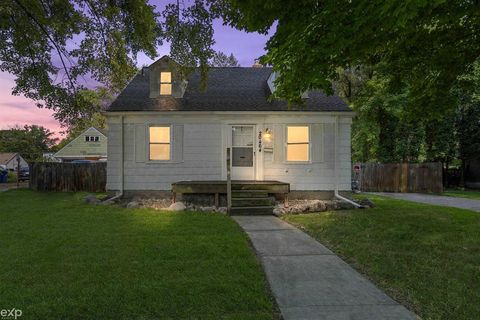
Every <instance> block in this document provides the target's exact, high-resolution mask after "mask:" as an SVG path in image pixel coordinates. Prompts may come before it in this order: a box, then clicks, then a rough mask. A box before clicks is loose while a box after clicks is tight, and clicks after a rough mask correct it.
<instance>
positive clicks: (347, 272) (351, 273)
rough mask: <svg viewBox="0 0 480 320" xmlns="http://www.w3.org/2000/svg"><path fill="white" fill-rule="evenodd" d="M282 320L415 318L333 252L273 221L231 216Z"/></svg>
mask: <svg viewBox="0 0 480 320" xmlns="http://www.w3.org/2000/svg"><path fill="white" fill-rule="evenodd" d="M233 219H235V221H237V223H238V224H239V225H240V226H241V227H242V228H243V229H244V230H245V231H246V232H247V234H248V236H249V237H250V239H251V240H252V243H253V246H254V248H255V251H256V253H257V255H258V256H259V257H260V259H261V261H262V265H263V267H264V269H265V273H266V275H267V280H268V282H269V284H270V287H271V289H272V292H273V295H274V296H275V299H276V301H277V304H278V306H279V308H280V311H281V313H282V316H283V318H284V319H285V320H297V319H302V320H313V319H329V320H330V319H331V320H336V319H339V320H340V319H342V320H343V319H345V320H346V319H355V320H380V319H390V320H400V319H417V317H416V316H415V315H414V314H413V313H411V312H410V311H408V310H407V309H406V308H405V307H403V306H401V305H399V304H398V303H397V302H395V301H394V300H392V299H391V298H390V297H388V296H387V295H386V294H385V293H384V292H383V291H381V290H380V289H378V288H377V287H376V286H375V285H374V284H373V283H371V282H370V281H369V280H367V279H366V278H365V277H363V276H362V275H361V274H359V273H358V272H357V271H355V270H354V269H353V268H351V267H350V266H349V265H348V264H347V263H345V262H344V261H343V260H342V259H340V258H339V257H338V256H336V255H335V254H334V253H333V252H332V251H330V250H329V249H327V248H326V247H325V246H323V245H322V244H320V243H319V242H317V241H316V240H315V239H313V238H312V237H310V236H308V235H307V234H305V233H304V232H302V231H300V230H299V229H297V228H295V227H293V226H292V225H290V224H288V223H286V222H284V221H282V220H280V219H278V218H276V217H273V216H236V217H233Z"/></svg>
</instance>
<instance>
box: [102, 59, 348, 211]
mask: <svg viewBox="0 0 480 320" xmlns="http://www.w3.org/2000/svg"><path fill="white" fill-rule="evenodd" d="M274 77H275V74H274V73H272V69H271V68H267V67H263V68H259V67H251V68H244V67H221V68H210V70H209V72H208V79H207V87H206V90H205V91H203V90H202V89H201V81H200V74H199V73H193V74H192V75H191V76H190V77H189V78H188V79H181V78H180V75H179V73H178V72H177V69H176V68H175V62H173V61H172V60H171V59H170V58H169V57H168V56H164V57H162V58H161V59H159V60H157V61H156V62H154V63H153V64H152V65H150V66H149V67H148V68H143V70H142V71H141V72H140V73H138V74H137V75H136V76H135V77H134V79H133V80H131V82H130V83H129V84H128V85H127V86H126V88H125V89H124V90H123V91H122V92H121V93H120V94H119V96H118V97H117V98H116V100H114V102H113V103H112V104H111V105H110V106H109V107H108V108H107V110H106V112H105V115H106V118H107V124H108V128H109V139H108V162H107V190H109V191H111V192H117V193H121V194H123V195H128V194H136V193H144V194H146V193H149V194H156V195H160V194H163V195H168V194H170V192H171V191H173V192H176V193H177V192H178V193H186V192H192V193H194V192H197V193H215V194H216V199H215V201H216V202H218V193H222V190H225V181H226V180H227V148H228V149H230V150H231V161H230V173H231V178H232V179H233V180H235V183H237V184H238V186H236V187H232V188H233V189H235V188H245V189H257V190H259V189H263V188H265V189H268V190H267V191H268V193H272V194H277V193H279V194H280V193H289V198H316V199H321V198H331V197H333V195H334V192H335V191H342V190H350V189H351V181H350V176H351V173H350V171H351V160H350V127H351V123H352V117H353V116H354V113H353V112H352V111H351V109H350V108H349V107H348V106H347V105H346V103H345V102H344V101H343V100H342V99H341V98H339V97H338V96H335V95H333V96H327V95H325V94H323V93H322V92H320V91H312V92H308V93H306V94H305V95H304V97H305V106H296V107H295V106H293V107H290V108H289V106H288V104H287V102H286V101H280V100H270V99H269V97H270V95H271V93H272V92H273V91H274V90H275V87H274ZM242 182H243V185H245V184H248V183H250V184H254V185H253V186H250V187H245V186H244V187H241V186H240V184H242ZM261 184H264V185H267V184H268V185H270V184H271V188H270V187H264V186H261ZM195 189H196V190H197V191H192V190H195Z"/></svg>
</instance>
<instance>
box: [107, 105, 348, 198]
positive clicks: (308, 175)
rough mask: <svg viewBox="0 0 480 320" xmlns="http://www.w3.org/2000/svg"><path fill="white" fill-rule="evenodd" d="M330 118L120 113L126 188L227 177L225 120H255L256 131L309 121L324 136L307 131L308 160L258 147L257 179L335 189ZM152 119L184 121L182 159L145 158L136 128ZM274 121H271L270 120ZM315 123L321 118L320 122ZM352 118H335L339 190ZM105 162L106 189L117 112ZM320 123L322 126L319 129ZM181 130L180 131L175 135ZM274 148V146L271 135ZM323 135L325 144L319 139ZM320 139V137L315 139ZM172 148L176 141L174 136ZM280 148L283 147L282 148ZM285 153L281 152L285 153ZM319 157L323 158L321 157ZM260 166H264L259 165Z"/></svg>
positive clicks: (111, 175)
mask: <svg viewBox="0 0 480 320" xmlns="http://www.w3.org/2000/svg"><path fill="white" fill-rule="evenodd" d="M334 121H335V118H334V117H333V116H331V115H328V114H326V115H323V114H308V115H267V114H265V115H254V114H242V115H229V114H200V115H199V114H196V115H193V114H192V115H190V114H182V115H174V114H158V115H157V114H155V115H153V116H152V115H136V114H132V115H125V116H124V167H123V169H124V189H125V190H170V189H171V184H172V183H173V182H176V181H182V180H220V179H225V172H224V171H225V163H224V159H225V155H224V149H225V147H226V138H225V136H226V132H225V131H226V130H228V129H226V128H228V126H227V124H234V123H236V124H238V123H244V124H256V125H257V127H256V130H257V132H258V131H259V130H264V129H265V128H270V129H271V130H276V129H274V128H277V127H284V126H285V125H286V124H293V123H295V124H307V125H310V126H312V128H313V126H314V124H317V126H315V130H311V133H312V134H313V133H314V132H315V133H317V134H320V135H322V136H323V137H320V138H319V137H311V139H310V140H311V141H312V142H314V141H315V142H316V143H315V144H312V148H322V150H312V151H313V152H312V153H311V154H312V156H313V155H315V159H312V161H311V163H305V164H289V163H286V162H285V161H284V160H278V159H277V160H274V156H273V154H274V153H275V154H276V151H275V150H274V152H273V153H266V152H261V153H257V162H256V163H257V173H256V177H257V179H259V180H261V179H263V180H279V181H284V182H289V183H290V184H291V189H292V190H333V189H334V178H335V174H334ZM151 124H170V125H173V126H175V125H180V126H181V127H183V141H182V143H183V146H182V148H183V157H180V161H177V160H175V159H172V160H171V161H167V162H155V161H148V154H147V155H145V156H142V154H140V155H139V152H140V153H145V152H147V150H148V147H147V143H148V142H147V141H146V140H147V139H148V135H145V138H144V140H145V141H143V143H144V145H139V141H141V139H140V140H139V136H141V135H139V134H138V128H143V129H144V130H146V128H147V127H148V126H149V125H151ZM273 124H275V125H273ZM318 124H321V126H320V127H319V126H318ZM350 124H351V115H347V116H341V117H340V124H339V132H340V135H339V150H338V158H339V159H338V169H339V174H338V175H339V180H340V185H339V189H340V190H349V189H350V166H351V163H350ZM108 127H109V137H108V166H107V189H108V190H119V189H120V181H121V179H120V177H119V174H120V170H121V163H120V156H121V145H120V141H121V124H120V121H119V117H118V116H112V115H110V116H109V117H108ZM318 128H321V130H319V129H318ZM178 136H180V137H181V136H182V135H178ZM275 138H277V135H276V134H275V132H274V135H273V139H274V143H273V145H274V149H275V148H278V146H277V143H276V141H275ZM322 141H323V144H322V143H321V142H322ZM319 142H320V143H319ZM172 148H173V150H174V151H173V152H175V148H176V142H175V141H173V142H172ZM283 153H284V152H283ZM283 153H280V155H282V157H283ZM320 157H321V158H320ZM177 158H178V157H177ZM261 166H263V168H261Z"/></svg>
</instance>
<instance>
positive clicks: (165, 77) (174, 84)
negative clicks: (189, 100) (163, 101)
mask: <svg viewBox="0 0 480 320" xmlns="http://www.w3.org/2000/svg"><path fill="white" fill-rule="evenodd" d="M148 73H149V76H150V94H149V97H150V98H162V97H173V98H182V97H183V94H184V93H185V89H186V87H187V81H185V80H184V79H182V77H181V74H180V72H179V66H178V64H177V63H176V62H175V61H173V60H172V59H171V58H170V57H169V56H163V57H161V58H160V59H158V60H157V61H155V62H154V63H152V64H151V65H150V66H149V67H148Z"/></svg>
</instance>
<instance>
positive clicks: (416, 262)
mask: <svg viewBox="0 0 480 320" xmlns="http://www.w3.org/2000/svg"><path fill="white" fill-rule="evenodd" d="M369 198H370V199H372V200H373V201H374V202H375V203H376V204H377V207H376V208H374V209H365V210H352V211H343V212H337V213H333V212H327V213H316V214H305V215H296V216H293V215H292V216H287V217H285V220H286V221H288V222H290V223H292V224H295V225H297V226H301V227H303V228H305V229H306V231H307V232H308V233H310V234H311V235H312V236H314V237H315V238H317V239H319V240H320V242H322V243H323V244H325V245H327V246H328V247H329V248H330V249H332V250H333V251H334V252H336V253H337V254H339V255H340V256H341V257H343V258H344V259H345V260H346V261H347V262H349V263H350V264H351V265H352V266H354V267H355V268H356V269H357V270H359V271H360V272H362V273H364V274H366V275H367V276H368V277H369V278H370V279H372V280H373V281H374V282H375V283H376V284H377V285H378V286H379V287H381V288H383V289H384V290H385V291H386V292H387V293H388V294H389V295H390V296H392V297H393V298H394V299H396V300H397V301H399V302H401V303H403V304H404V305H406V306H407V307H409V308H410V309H411V310H413V311H414V312H416V313H417V314H418V315H420V316H421V317H422V318H423V319H477V318H478V316H479V314H480V303H479V301H480V290H479V288H480V214H478V213H475V212H472V211H468V210H462V209H455V208H448V207H439V206H431V205H424V204H417V203H413V202H407V201H401V200H393V199H390V198H383V197H376V196H371V197H370V196H369Z"/></svg>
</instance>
